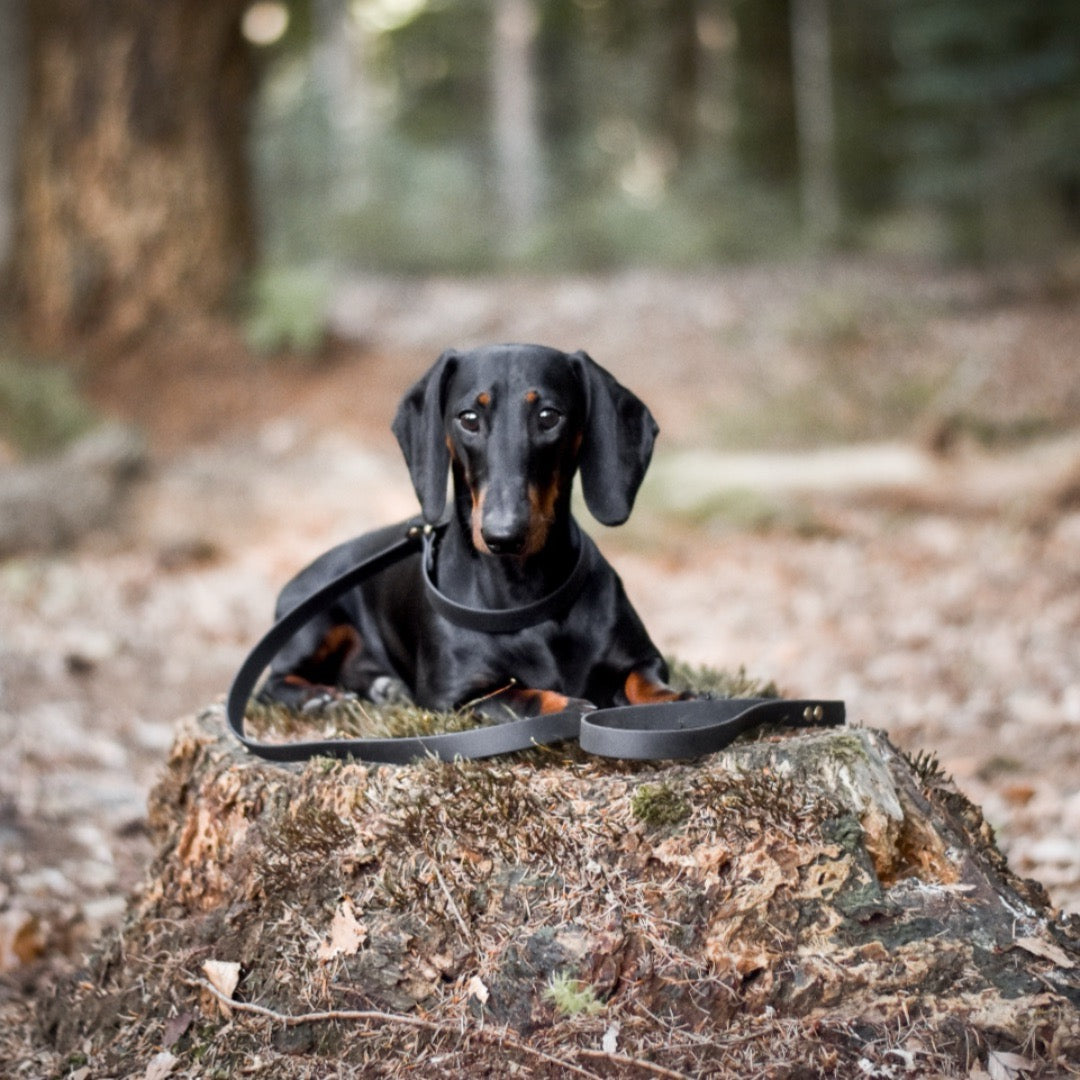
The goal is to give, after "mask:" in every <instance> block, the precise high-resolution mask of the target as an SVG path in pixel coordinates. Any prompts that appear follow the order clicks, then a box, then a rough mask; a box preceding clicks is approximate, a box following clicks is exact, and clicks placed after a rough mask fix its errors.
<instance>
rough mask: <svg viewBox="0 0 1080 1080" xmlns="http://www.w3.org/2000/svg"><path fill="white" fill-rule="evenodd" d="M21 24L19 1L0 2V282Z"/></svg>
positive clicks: (21, 71) (7, 245)
mask: <svg viewBox="0 0 1080 1080" xmlns="http://www.w3.org/2000/svg"><path fill="white" fill-rule="evenodd" d="M24 22H25V5H24V3H23V0H0V281H3V280H4V271H5V270H6V269H7V265H8V259H9V257H10V255H11V247H12V243H11V242H12V237H13V234H14V228H13V223H14V220H15V184H14V180H15V165H16V159H17V150H18V142H19V132H20V130H21V128H22V115H23V103H24V102H23V99H24V93H23V91H24V83H25V78H26V64H25V62H24V58H25V55H26V50H25V43H24V40H23V38H24V33H23V29H24Z"/></svg>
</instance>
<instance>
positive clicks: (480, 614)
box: [422, 529, 595, 634]
mask: <svg viewBox="0 0 1080 1080" xmlns="http://www.w3.org/2000/svg"><path fill="white" fill-rule="evenodd" d="M575 531H576V532H577V538H578V545H577V547H578V558H577V563H576V564H575V566H574V569H573V570H571V571H570V576H569V577H568V578H567V579H566V580H565V581H564V582H563V583H562V584H561V585H560V586H559V587H558V588H557V589H555V590H554V592H550V593H548V594H547V596H544V597H541V599H539V600H535V601H534V602H533V603H531V604H523V605H522V606H521V607H511V608H474V607H468V606H467V605H466V604H459V603H457V602H456V601H455V600H451V599H450V597H448V596H447V595H446V594H445V593H442V592H440V591H439V589H438V587H437V586H436V584H435V582H434V581H433V580H432V574H433V572H434V570H435V540H436V536H437V530H425V532H424V557H423V559H422V566H423V577H424V591H425V593H426V594H427V598H428V600H429V601H430V602H431V606H432V607H433V608H434V609H435V610H436V612H438V614H440V615H441V616H442V617H443V618H444V619H447V620H449V621H450V622H452V623H453V624H454V625H455V626H460V627H462V628H463V629H465V630H479V631H480V632H481V633H485V634H512V633H514V632H515V631H517V630H525V629H527V628H528V627H530V626H536V625H537V624H538V623H542V622H546V621H547V620H548V619H556V618H558V617H559V616H560V615H565V614H566V612H567V611H569V610H570V607H571V605H572V604H573V603H574V601H575V600H576V599H577V598H578V595H579V594H580V592H581V588H582V586H583V585H584V584H585V578H586V577H587V576H588V574H589V572H590V571H591V570H592V566H593V552H594V551H595V546H594V545H593V542H592V540H590V539H589V537H588V536H586V535H585V533H583V532H582V531H581V529H576V530H575Z"/></svg>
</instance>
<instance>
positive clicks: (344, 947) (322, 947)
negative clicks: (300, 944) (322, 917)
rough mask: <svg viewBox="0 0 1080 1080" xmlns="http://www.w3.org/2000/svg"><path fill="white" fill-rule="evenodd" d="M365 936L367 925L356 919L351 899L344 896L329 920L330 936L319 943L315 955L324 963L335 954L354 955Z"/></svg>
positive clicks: (365, 939) (365, 938)
mask: <svg viewBox="0 0 1080 1080" xmlns="http://www.w3.org/2000/svg"><path fill="white" fill-rule="evenodd" d="M367 936H368V935H367V927H366V926H364V924H363V923H362V922H359V921H358V920H357V918H356V912H355V911H354V910H353V906H352V901H351V900H350V899H349V898H348V897H345V899H344V900H342V902H341V905H340V906H339V907H338V909H337V911H335V912H334V918H333V919H332V920H331V922H330V936H329V938H327V940H326V941H322V942H320V943H319V948H318V950H317V951H316V955H317V956H318V958H319V959H320V960H322V961H323V962H324V963H325V962H326V961H327V960H333V959H334V957H335V956H355V955H356V952H357V950H359V948H360V946H361V945H363V944H364V942H365V941H367Z"/></svg>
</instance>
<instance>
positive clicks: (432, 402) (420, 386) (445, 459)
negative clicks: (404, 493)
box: [391, 349, 457, 524]
mask: <svg viewBox="0 0 1080 1080" xmlns="http://www.w3.org/2000/svg"><path fill="white" fill-rule="evenodd" d="M456 367H457V353H455V352H454V351H453V349H447V351H446V352H444V353H443V354H442V356H440V357H439V359H438V360H436V361H435V365H434V366H433V367H432V368H431V369H430V370H429V371H428V373H427V374H426V375H424V376H423V377H422V378H420V380H419V381H418V382H416V383H415V384H414V385H413V386H412V387H411V388H410V389H409V390H408V392H407V393H406V394H405V396H404V397H403V398H402V399H401V404H400V405H399V406H398V411H397V415H396V416H395V417H394V422H393V424H392V425H391V428H392V430H393V432H394V434H395V435H396V436H397V441H398V443H399V444H400V446H401V452H402V453H403V454H404V455H405V463H406V465H408V466H409V476H410V477H412V482H413V487H414V488H415V489H416V494H417V497H418V498H419V499H420V509H421V511H422V512H423V515H424V520H425V521H428V522H431V523H432V524H434V523H435V522H437V521H438V520H439V519H440V518H441V517H442V515H443V511H444V510H445V509H446V477H447V473H448V472H449V470H450V448H449V447H448V446H447V444H446V429H445V426H444V422H443V406H444V402H445V400H446V384H447V382H448V381H449V379H450V376H451V375H453V373H454V370H455V368H456Z"/></svg>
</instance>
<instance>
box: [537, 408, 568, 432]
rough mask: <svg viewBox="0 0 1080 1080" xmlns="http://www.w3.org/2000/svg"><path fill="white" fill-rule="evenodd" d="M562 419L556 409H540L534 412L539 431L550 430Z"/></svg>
mask: <svg viewBox="0 0 1080 1080" xmlns="http://www.w3.org/2000/svg"><path fill="white" fill-rule="evenodd" d="M561 419H562V413H561V412H559V410H558V409H541V410H540V411H539V412H538V413H537V414H536V422H537V424H539V426H540V430H541V431H551V430H552V428H554V427H556V426H557V425H558V423H559V421H560V420H561Z"/></svg>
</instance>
